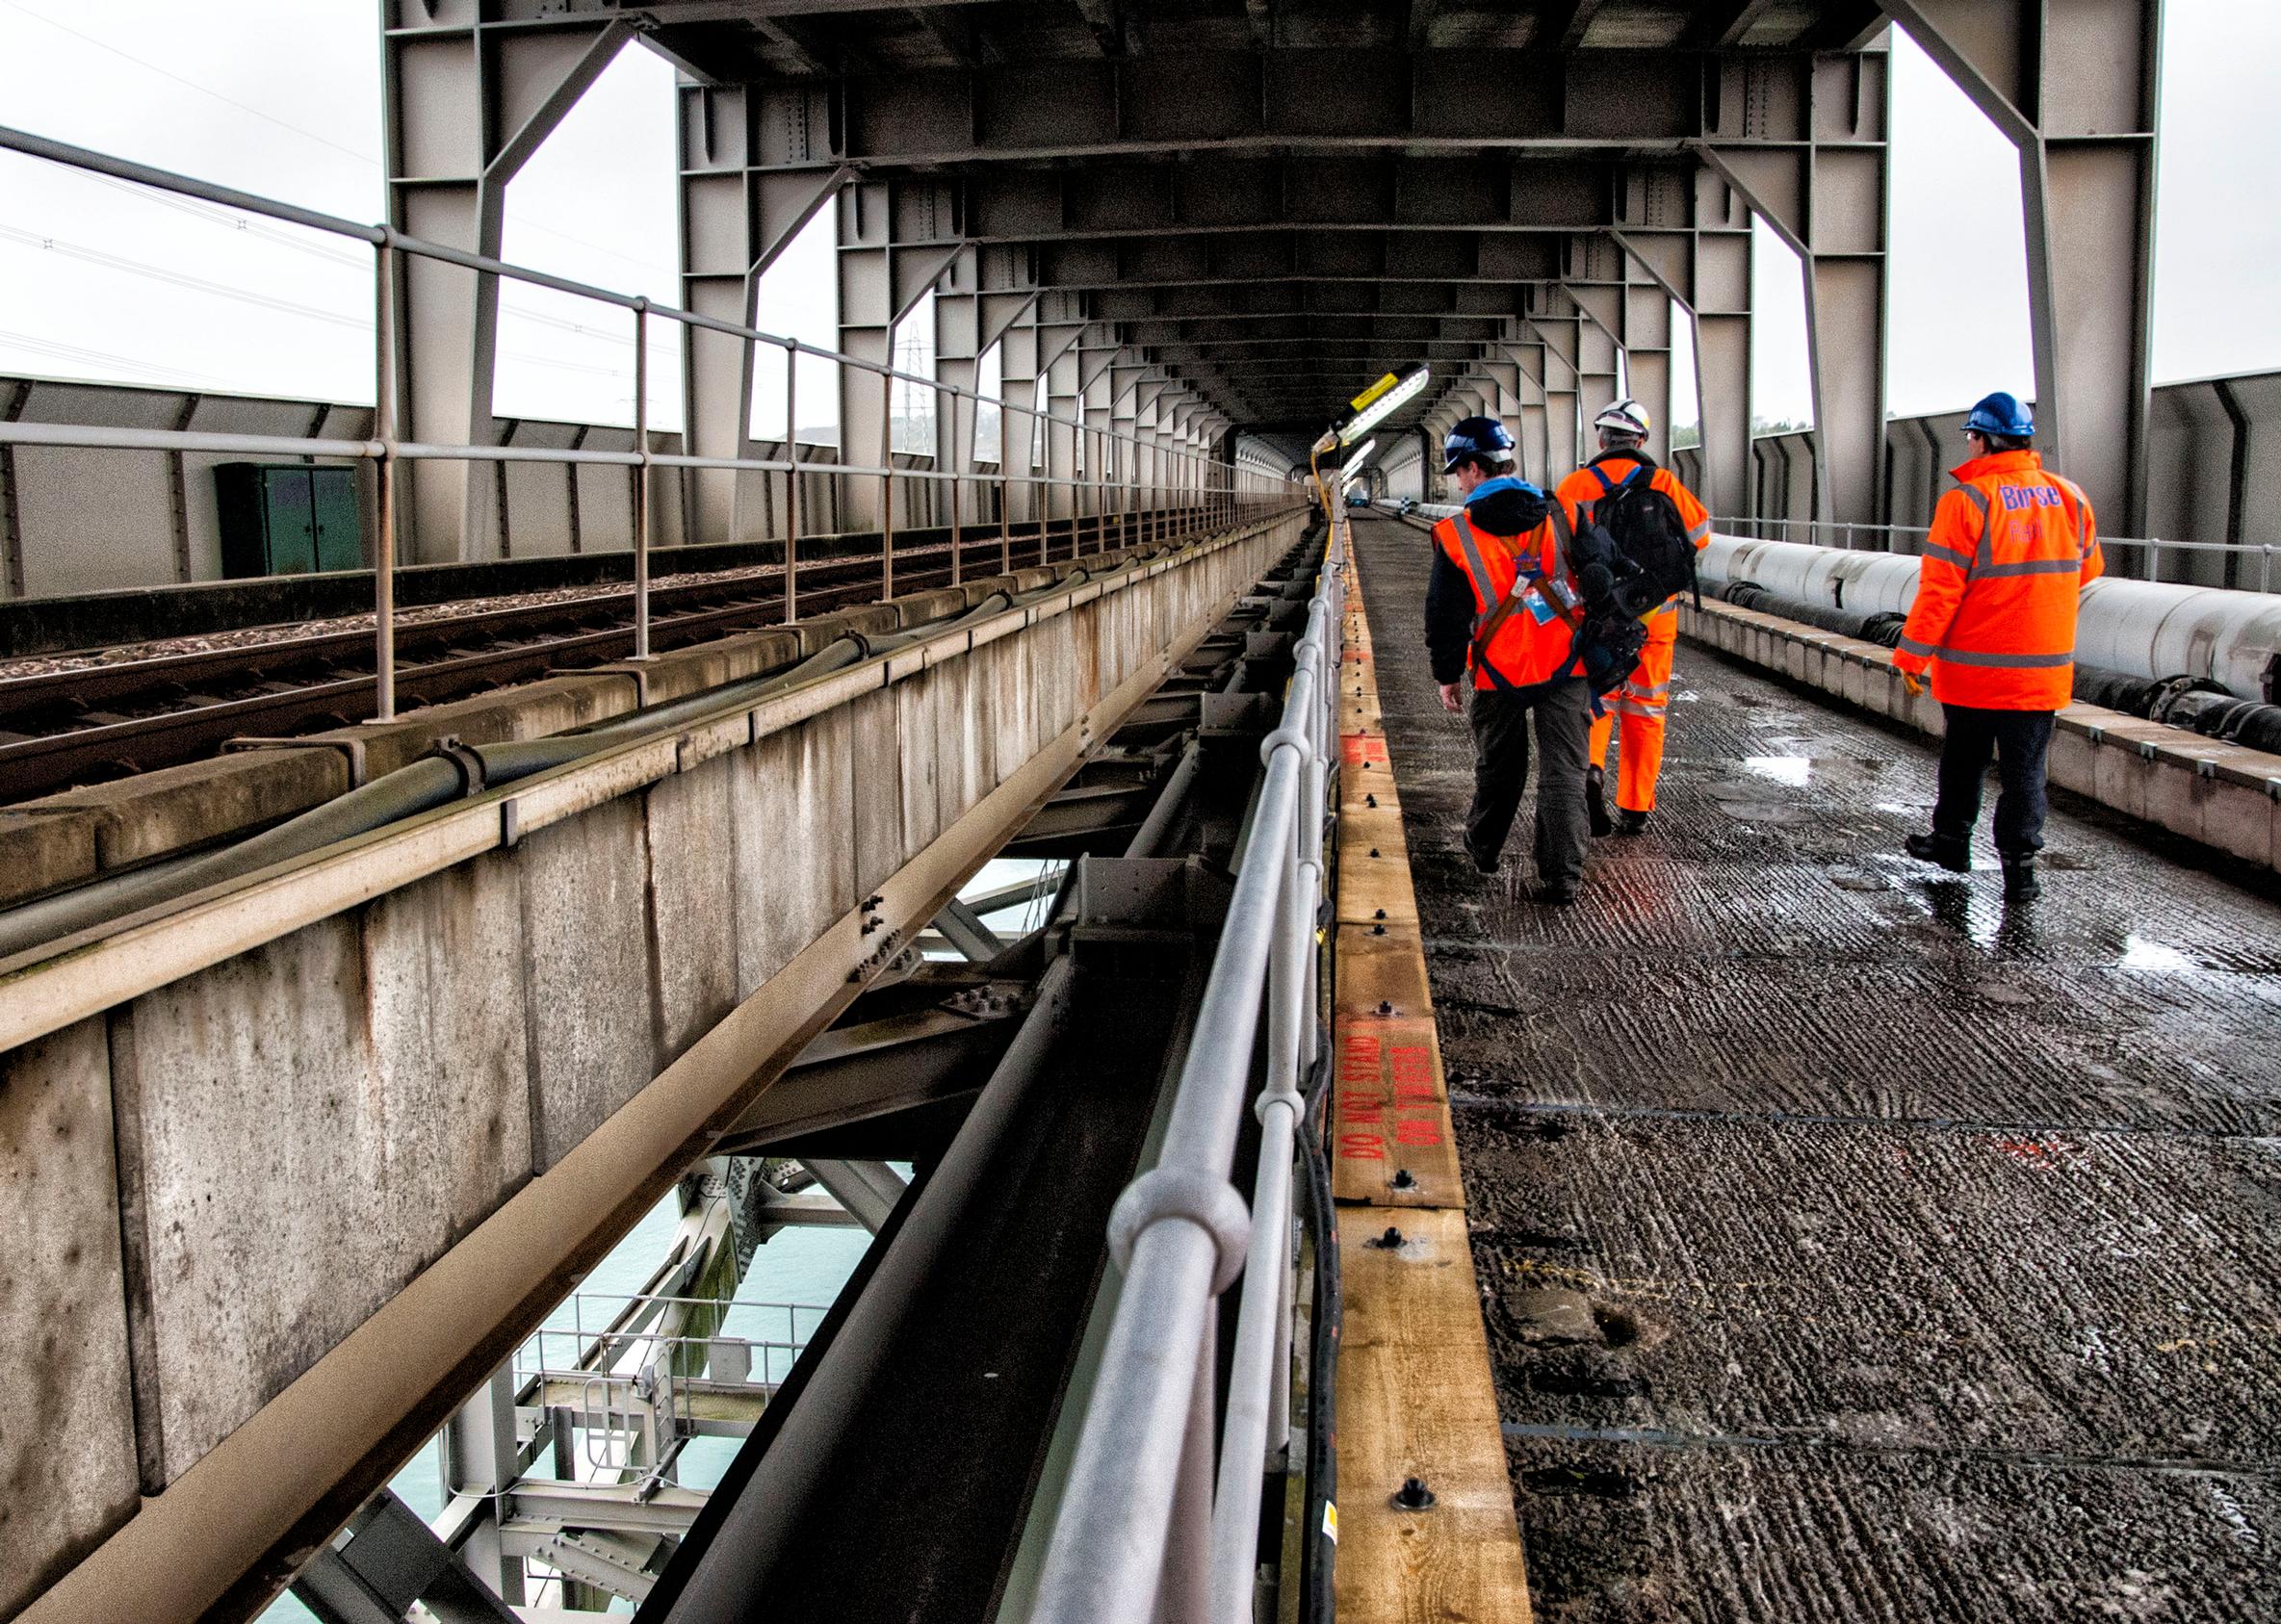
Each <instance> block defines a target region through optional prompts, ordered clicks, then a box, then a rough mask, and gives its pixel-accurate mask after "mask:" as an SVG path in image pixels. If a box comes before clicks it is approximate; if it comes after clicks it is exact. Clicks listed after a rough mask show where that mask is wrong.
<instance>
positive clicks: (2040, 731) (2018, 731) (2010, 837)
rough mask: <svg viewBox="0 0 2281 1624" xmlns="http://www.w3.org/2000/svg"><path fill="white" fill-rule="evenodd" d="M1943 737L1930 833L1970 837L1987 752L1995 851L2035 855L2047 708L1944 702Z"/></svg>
mask: <svg viewBox="0 0 2281 1624" xmlns="http://www.w3.org/2000/svg"><path fill="white" fill-rule="evenodd" d="M1941 709H1942V710H1944V711H1946V712H1947V714H1948V728H1949V731H1948V737H1947V738H1946V739H1945V740H1944V741H1943V742H1942V744H1941V747H1940V798H1939V800H1937V801H1936V802H1934V803H1933V807H1932V833H1933V834H1935V835H1938V836H1941V837H1942V838H1946V839H1953V840H1965V839H1970V838H1972V826H1973V825H1974V824H1975V823H1978V822H1979V821H1980V796H1981V780H1982V779H1983V777H1984V776H1985V775H1986V773H1987V770H1988V758H1989V757H1990V756H1991V755H1992V756H1994V757H1995V759H1996V779H1997V783H1998V786H1999V788H1998V791H1997V795H1996V851H1997V854H1998V855H1999V856H2002V857H2008V858H2023V857H2034V856H2035V854H2036V853H2037V852H2039V851H2041V850H2042V849H2043V819H2044V817H2045V815H2046V814H2047V813H2048V812H2050V811H2051V803H2050V802H2049V801H2048V800H2047V799H2046V798H2045V796H2044V792H2043V771H2044V758H2045V757H2046V755H2048V754H2049V752H2050V750H2051V724H2052V716H2053V714H2054V713H2053V712H2052V711H2049V710H1983V709H1978V708H1976V707H1974V706H1969V705H1943V706H1942V707H1941Z"/></svg>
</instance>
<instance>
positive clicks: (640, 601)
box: [634, 298, 650, 659]
mask: <svg viewBox="0 0 2281 1624" xmlns="http://www.w3.org/2000/svg"><path fill="white" fill-rule="evenodd" d="M649 309H650V301H649V300H648V299H647V298H636V299H635V301H634V449H635V451H637V452H638V453H640V456H641V460H640V461H639V462H637V463H635V466H634V657H635V659H647V658H649V657H650V389H649V380H650V367H649V360H650V345H649V332H650V323H649Z"/></svg>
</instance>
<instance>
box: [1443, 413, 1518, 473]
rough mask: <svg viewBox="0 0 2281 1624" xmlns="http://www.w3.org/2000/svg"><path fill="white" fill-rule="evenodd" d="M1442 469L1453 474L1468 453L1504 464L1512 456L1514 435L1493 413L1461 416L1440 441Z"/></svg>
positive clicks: (1511, 458)
mask: <svg viewBox="0 0 2281 1624" xmlns="http://www.w3.org/2000/svg"><path fill="white" fill-rule="evenodd" d="M1441 451H1442V460H1441V472H1442V473H1444V474H1454V473H1456V472H1457V466H1458V464H1459V463H1461V462H1463V461H1465V458H1467V457H1469V456H1477V457H1481V458H1484V459H1485V460H1487V461H1490V462H1493V463H1497V464H1500V465H1501V464H1504V463H1508V462H1511V461H1512V460H1513V436H1512V434H1511V433H1509V432H1508V431H1507V430H1506V427H1505V425H1503V424H1501V423H1499V422H1498V421H1497V420H1496V419H1495V418H1493V417H1467V418H1460V419H1459V420H1458V421H1457V423H1456V425H1454V426H1453V427H1452V428H1451V429H1450V431H1449V438H1447V439H1446V440H1444V441H1442V442H1441Z"/></svg>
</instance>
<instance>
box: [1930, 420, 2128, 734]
mask: <svg viewBox="0 0 2281 1624" xmlns="http://www.w3.org/2000/svg"><path fill="white" fill-rule="evenodd" d="M1952 472H1953V473H1954V475H1955V476H1956V478H1957V488H1956V489H1955V490H1953V491H1950V492H1949V493H1948V494H1947V495H1946V496H1944V497H1942V498H1941V499H1940V506H1939V508H1938V509H1937V510H1936V511H1935V512H1934V513H1933V516H1932V530H1931V535H1930V536H1928V537H1927V538H1926V542H1925V554H1924V558H1923V560H1922V561H1921V562H1920V563H1919V565H1918V567H1917V597H1916V602H1915V604H1914V605H1912V606H1910V608H1909V612H1908V623H1907V625H1905V627H1903V628H1902V632H1901V646H1900V649H1899V651H1898V653H1897V654H1896V656H1895V658H1894V663H1895V664H1896V665H1898V666H1900V667H1901V668H1902V669H1904V670H1908V671H1923V670H1925V669H1927V667H1928V666H1929V667H1930V668H1931V673H1932V697H1933V698H1935V699H1937V700H1939V701H1941V702H1942V703H1943V704H1946V705H1965V706H1973V707H1977V708H1979V709H1987V710H2057V709H2060V708H2061V706H2063V705H2065V704H2066V703H2067V702H2068V700H2069V699H2070V698H2072V697H2073V693H2074V685H2075V615H2076V608H2077V606H2078V604H2079V602H2080V601H2081V598H2082V595H2083V588H2084V585H2085V583H2086V582H2087V581H2091V580H2097V579H2098V577H2099V576H2100V574H2101V573H2102V572H2103V571H2104V570H2105V568H2106V565H2105V561H2104V560H2103V559H2102V558H2101V556H2100V553H2099V534H2098V526H2097V520H2096V517H2095V516H2094V515H2093V513H2092V512H2091V504H2090V501H2089V499H2088V498H2087V497H2086V496H2085V495H2084V494H2083V491H2082V490H2081V488H2080V487H2078V486H2076V485H2075V484H2074V483H2072V482H2071V481H2069V480H2066V479H2062V478H2061V477H2059V476H2058V475H2056V474H2050V473H2046V472H2045V471H2044V467H2043V459H2042V457H2041V456H2039V455H2038V454H2037V453H2035V451H1997V452H1994V453H1993V454H1991V455H1988V456H1983V457H1975V458H1974V459H1973V460H1972V461H1970V462H1967V463H1965V464H1963V465H1962V466H1961V467H1959V468H1957V469H1954V470H1952Z"/></svg>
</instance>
